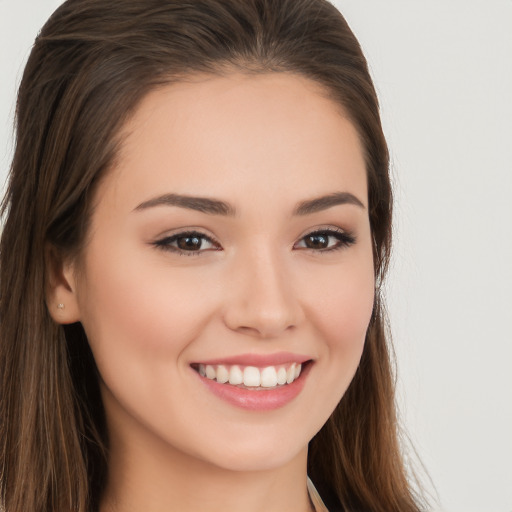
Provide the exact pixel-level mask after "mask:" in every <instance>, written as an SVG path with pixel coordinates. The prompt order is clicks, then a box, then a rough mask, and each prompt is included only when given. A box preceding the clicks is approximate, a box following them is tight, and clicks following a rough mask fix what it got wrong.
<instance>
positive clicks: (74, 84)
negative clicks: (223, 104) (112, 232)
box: [0, 0, 420, 512]
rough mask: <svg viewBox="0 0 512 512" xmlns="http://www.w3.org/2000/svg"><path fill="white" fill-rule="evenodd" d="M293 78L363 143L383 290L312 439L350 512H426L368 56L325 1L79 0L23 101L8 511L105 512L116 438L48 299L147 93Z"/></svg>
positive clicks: (73, 337) (13, 215)
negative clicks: (400, 390) (345, 380)
mask: <svg viewBox="0 0 512 512" xmlns="http://www.w3.org/2000/svg"><path fill="white" fill-rule="evenodd" d="M233 69H236V70H238V71H243V72H246V73H266V72H291V73H298V74H301V75H303V76H305V77H308V78H310V79H312V80H314V81H316V82H317V83H319V84H321V85H323V86H324V88H325V90H326V91H328V93H329V95H330V96H331V97H332V98H333V99H334V100H335V101H337V102H338V103H339V104H341V105H342V106H343V108H344V111H345V112H347V114H348V115H349V117H350V119H351V120H352V122H353V123H354V125H355V127H356V128H357V130H358V133H359V136H360V138H361V140H362V142H363V146H364V150H365V157H366V166H367V173H368V195H369V215H370V224H371V229H372V234H373V238H374V256H375V274H376V277H377V291H376V299H375V305H374V310H373V315H372V319H371V322H370V326H369V328H368V333H367V337H366V344H365V348H364V353H363V356H362V359H361V363H360V366H359V369H358V370H357V373H356V375H355V378H354V380H353V382H352V384H351V385H350V387H349V389H348V391H347V392H346V394H345V396H344V398H343V399H342V400H341V402H340V404H339V405H338V406H337V408H336V410H335V411H334V413H333V414H332V416H331V417H330V419H329V420H328V422H327V423H326V425H325V426H324V427H323V428H322V429H321V431H320V432H319V433H318V434H317V435H316V436H315V438H314V439H313V440H312V441H311V443H310V450H309V458H308V471H309V474H310V476H311V478H312V479H313V481H314V482H315V483H316V484H317V486H318V487H319V488H320V489H321V491H323V492H324V494H325V495H327V496H328V495H329V494H332V495H333V496H334V498H335V499H336V500H338V501H339V502H340V503H341V504H342V505H343V507H344V508H345V510H347V511H349V510H351V511H356V510H372V511H375V512H378V511H386V512H389V511H391V510H399V511H403V512H405V511H411V512H412V511H418V510H419V508H420V507H419V505H418V504H417V501H416V499H415V497H414V495H413V493H412V491H411V489H410V486H409V484H408V481H407V477H406V472H405V470H404V464H403V461H402V458H401V454H400V446H399V442H398V431H397V420H396V414H395V403H394V389H393V388H394V386H393V378H392V368H391V365H390V357H389V353H388V346H387V342H386V336H385V326H384V321H383V311H382V303H381V298H380V284H381V282H382V277H383V276H384V273H385V270H386V266H387V262H388V257H389V250H390V243H391V207H392V198H391V187H390V182H389V176H388V151H387V146H386V141H385V139H384V136H383V133H382V128H381V123H380V118H379V106H378V102H377V97H376V94H375V90H374V87H373V84H372V81H371V78H370V76H369V73H368V69H367V64H366V60H365V58H364V56H363V54H362V51H361V48H360V46H359V44H358V42H357V40H356V38H355V37H354V35H353V33H352V32H351V30H350V28H349V27H348V25H347V23H346V22H345V20H344V18H343V17H342V16H341V14H340V13H339V12H338V11H337V10H336V9H335V8H334V7H333V6H332V5H331V4H330V3H328V2H327V1H326V0H279V1H277V0H244V1H240V0H195V1H194V2H183V1H181V0H144V1H141V0H109V1H108V2H106V1H105V0H68V1H67V2H65V3H64V4H63V5H62V6H61V7H60V8H59V9H57V11H56V12H55V13H54V14H53V16H52V17H51V18H50V19H49V21H48V22H47V23H46V25H45V26H44V27H43V29H42V31H41V33H40V34H39V36H38V37H37V39H36V41H35V44H34V48H33V50H32V53H31V55H30V58H29V60H28V63H27V66H26V69H25V72H24V75H23V79H22V82H21V86H20V89H19V96H18V103H17V112H16V114H17V118H16V119H17V140H16V149H15V154H14V159H13V163H12V167H11V173H10V181H9V186H8V191H7V195H6V198H5V200H4V203H3V207H2V214H3V216H4V218H5V226H4V230H3V234H2V239H1V245H0V258H1V259H0V264H1V267H0V284H1V295H0V372H1V384H0V385H1V387H0V397H1V403H0V475H1V476H0V478H1V482H0V503H1V504H2V505H3V506H4V507H5V510H6V511H7V512H14V511H21V510H25V511H29V510H30V511H31V512H43V511H44V512H46V511H49V510H53V511H59V512H63V511H66V510H73V511H79V512H85V511H92V510H96V509H97V508H98V505H99V500H100V497H101V493H102V489H103V485H104V483H105V476H106V471H107V453H108V438H107V432H106V428H105V419H104V412H103V407H102V404H101V398H100V395H99V389H98V378H97V371H96V366H95V364H94V360H93V358H92V355H91V352H90V350H89V347H88V344H87V340H86V338H85V334H84V331H83V329H82V327H81V325H80V324H74V325H70V326H65V327H63V326H60V325H57V324H56V323H55V322H54V321H53V320H52V319H51V317H50V315H49V312H48V309H47V307H46V303H45V287H46V286H47V280H48V275H47V266H48V262H47V260H46V258H45V254H46V252H45V251H47V248H48V247H53V248H55V249H56V250H57V251H58V252H60V254H63V255H66V256H73V255H79V254H80V250H81V248H82V247H83V243H84V238H85V235H86V233H87V226H88V219H89V217H90V206H91V205H90V198H91V196H92V194H93V192H94V190H95V187H96V186H97V184H98V182H99V180H100V178H101V176H102V175H104V174H105V172H106V171H107V170H108V169H109V167H111V166H112V165H113V162H114V160H115V157H116V149H117V147H118V144H119V140H118V138H117V136H118V134H119V131H120V128H121V126H122V125H123V123H124V122H125V121H126V120H127V119H128V117H129V116H130V114H131V113H133V111H134V109H135V108H136V106H137V105H138V104H139V102H140V100H141V99H142V97H143V96H144V95H146V94H147V93H148V92H149V91H150V90H152V89H153V88H155V87H158V86H159V85H163V84H168V83H172V82H174V81H179V80H180V79H183V77H186V76H187V75H190V74H191V73H196V72H205V73H214V74H220V73H224V72H229V70H233Z"/></svg>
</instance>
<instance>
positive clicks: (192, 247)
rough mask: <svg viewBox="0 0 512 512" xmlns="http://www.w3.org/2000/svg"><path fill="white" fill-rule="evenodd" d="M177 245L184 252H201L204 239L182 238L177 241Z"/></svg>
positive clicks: (194, 237)
mask: <svg viewBox="0 0 512 512" xmlns="http://www.w3.org/2000/svg"><path fill="white" fill-rule="evenodd" d="M176 245H177V246H178V249H181V250H182V251H199V250H200V249H201V246H202V245H203V239H202V238H200V237H198V236H181V237H179V238H177V239H176Z"/></svg>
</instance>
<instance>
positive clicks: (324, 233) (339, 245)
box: [153, 228, 356, 256]
mask: <svg viewBox="0 0 512 512" xmlns="http://www.w3.org/2000/svg"><path fill="white" fill-rule="evenodd" d="M315 236H316V237H324V238H326V239H329V238H335V239H336V240H337V242H336V243H335V244H334V245H333V246H332V247H329V246H328V247H325V248H318V249H314V248H311V247H301V248H299V250H302V249H304V250H309V251H312V252H315V253H328V252H332V251H338V250H340V249H344V248H346V247H350V246H351V245H354V244H355V243H356V238H355V236H354V235H353V234H351V233H350V232H347V231H343V230H341V229H333V228H328V229H318V230H315V231H311V232H309V233H307V234H306V235H304V236H303V237H301V238H300V240H299V243H300V242H303V241H305V240H306V239H307V238H308V237H315ZM185 238H189V239H191V238H196V239H198V240H199V241H200V243H201V245H203V242H204V241H206V242H208V243H210V244H211V245H212V246H214V248H213V249H201V245H200V246H199V249H197V250H192V249H191V250H186V249H180V248H179V247H175V246H174V245H171V244H174V243H176V242H177V241H178V240H180V239H185ZM153 245H154V246H155V247H157V248H158V249H161V250H163V251H170V252H174V253H176V254H178V255H180V256H199V255H200V254H202V253H203V252H206V251H221V250H222V247H221V245H220V244H219V243H218V242H217V241H216V240H214V239H213V238H212V237H210V236H208V235H205V234H204V233H201V232H199V231H183V232H180V233H176V234H174V235H171V236H166V237H164V238H162V239H160V240H157V241H155V242H153ZM293 247H294V248H297V243H296V244H294V246H293Z"/></svg>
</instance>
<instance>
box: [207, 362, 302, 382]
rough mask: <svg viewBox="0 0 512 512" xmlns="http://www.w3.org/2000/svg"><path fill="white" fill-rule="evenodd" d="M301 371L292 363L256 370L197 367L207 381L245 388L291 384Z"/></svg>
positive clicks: (209, 366)
mask: <svg viewBox="0 0 512 512" xmlns="http://www.w3.org/2000/svg"><path fill="white" fill-rule="evenodd" d="M301 369H302V365H301V364H300V363H292V364H290V365H286V366H278V367H276V366H267V367H265V368H257V367H256V366H245V367H240V366H238V365H233V366H228V365H223V364H218V365H210V364H207V365H204V364H200V365H199V373H200V374H201V375H202V376H203V377H206V378H208V379H211V380H216V381H217V382H220V383H221V384H225V383H226V382H229V383H230V384H232V385H239V384H243V385H244V386H247V387H263V388H273V387H275V386H277V385H283V384H291V383H292V382H293V381H294V380H295V379H296V378H297V377H298V376H299V375H300V371H301Z"/></svg>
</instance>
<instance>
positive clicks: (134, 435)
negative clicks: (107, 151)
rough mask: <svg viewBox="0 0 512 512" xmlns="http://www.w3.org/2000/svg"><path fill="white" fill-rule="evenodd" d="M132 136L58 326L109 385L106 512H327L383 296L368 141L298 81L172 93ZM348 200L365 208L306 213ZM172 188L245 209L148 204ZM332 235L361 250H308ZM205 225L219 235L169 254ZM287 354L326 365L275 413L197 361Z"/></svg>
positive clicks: (145, 107) (98, 203)
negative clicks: (311, 241)
mask: <svg viewBox="0 0 512 512" xmlns="http://www.w3.org/2000/svg"><path fill="white" fill-rule="evenodd" d="M123 134H124V144H123V146H122V148H121V150H120V154H119V158H118V160H117V162H116V166H115V168H114V169H112V170H111V171H110V172H109V174H107V175H106V177H105V179H104V180H103V181H102V183H101V185H100V187H99V190H98V193H97V196H96V198H95V208H94V211H93V214H92V223H91V231H90V233H89V236H88V243H87V245H86V246H85V249H84V253H83V255H82V258H81V267H80V269H78V268H76V267H75V264H73V263H72V262H68V263H65V264H64V265H63V267H62V269H61V272H60V273H59V274H58V276H57V277H56V278H55V279H54V284H53V285H52V291H51V298H50V302H51V304H54V305H55V306H52V310H53V315H54V317H55V318H56V319H57V320H58V321H60V322H61V323H69V322H74V321H80V322H82V324H83V326H84V328H85V331H86V333H87V336H88V339H89V342H90V345H91V348H92V351H93V354H94V357H95V359H96V362H97V365H98V368H99V371H100V374H101V379H102V380H101V389H102V395H103V400H104V404H105V409H106V413H107V421H108V428H109V433H110V440H111V459H110V466H109V468H110V471H109V480H108V485H107V492H106V495H105V499H104V502H103V507H102V510H104V511H106V510H116V511H123V512H124V511H132V510H133V511H135V510H145V511H147V512H153V511H154V512H157V511H163V510H180V511H188V510H190V511H192V510H194V511H197V510H201V511H202V510H204V511H217V510H244V511H246V512H251V511H263V510H264V511H266V512H269V511H273V510H275V511H280V512H282V511H286V510H293V511H297V510H311V504H310V503H309V500H308V497H307V491H306V462H307V445H308V442H309V441H310V439H311V438H312V437H313V436H314V435H315V433H316V432H317V431H318V430H319V429H320V428H321V427H322V425H323V424H324V423H325V421H326V420H327V419H328V417H329V415H330V414H331V412H332V411H333V409H334V408H335V406H336V404H337V403H338V401H339V400H340V399H341V397H342V396H343V394H344V392H345V391H346V389H347V387H348V385H349V383H350V381H351V379H352V377H353V375H354V373H355V371H356V368H357V366H358V363H359V359H360V356H361V353H362V349H363V345H364V339H365V333H366V329H367V326H368V323H369V320H370V316H371V311H372V305H373V299H374V271H373V260H372V245H371V232H370V226H369V220H368V210H367V182H366V172H365V164H364V158H363V152H362V149H361V145H360V141H359V139H358V136H357V133H356V130H355V128H354V126H353V125H352V124H351V122H350V121H349V120H348V119H347V117H346V116H344V115H343V111H342V110H341V108H340V107H339V106H338V105H337V104H335V103H333V102H332V100H330V99H328V98H327V96H326V95H325V94H324V93H323V91H322V89H320V88H319V86H318V85H316V84H315V83H313V82H311V81H309V80H308V79H306V78H302V77H300V76H296V75H292V74H284V73H283V74H263V75H257V76H254V75H251V76H247V75H243V74H231V75H228V76H223V77H211V76H209V77H205V76H197V77H193V78H191V79H190V80H188V81H187V82H184V83H179V84H173V85H170V86H166V87H163V88H161V89H159V90H157V91H154V92H152V93H150V94H149V95H148V96H147V97H146V98H145V99H144V100H143V101H142V103H141V104H140V106H139V108H138V110H137V111H136V113H135V114H134V116H133V117H132V119H131V120H130V121H129V122H128V123H127V125H126V126H125V127H124V131H123ZM340 192H344V193H350V194H352V195H353V196H354V197H355V198H357V199H358V200H359V201H360V203H361V205H358V204H353V203H347V204H336V205H331V206H330V207H326V205H324V207H323V208H322V209H321V210H320V211H315V212H313V213H308V214H303V215H297V214H296V212H295V210H296V209H297V206H298V205H300V204H301V203H302V202H304V201H308V200H311V199H314V198H318V197H322V196H329V195H331V194H334V193H340ZM164 194H182V195H186V196H200V197H206V198H211V199H215V200H222V201H224V202H226V203H229V205H230V207H231V208H232V209H233V210H234V211H235V214H234V215H217V214H208V213H203V212H199V211H195V210H193V209H190V208H184V207H179V206H169V205H157V206H149V207H147V208H137V207H138V206H139V205H141V204H143V203H145V202H147V201H151V200H152V199H154V198H155V197H159V196H162V195H164ZM326 229H330V230H337V232H341V233H343V234H344V236H345V235H347V234H349V235H350V236H352V237H353V238H354V239H355V241H354V243H351V244H344V243H343V240H344V239H343V237H342V240H341V242H340V240H339V239H338V238H336V237H335V236H333V235H328V236H326V238H325V239H324V241H326V242H327V247H322V248H318V247H317V246H315V248H308V247H307V245H306V242H305V240H306V238H305V237H306V235H308V234H310V233H311V232H317V231H319V230H323V231H325V230H326ZM190 230H193V231H196V232H200V233H202V234H204V235H205V236H206V237H208V238H209V239H211V240H213V242H208V241H207V239H203V241H202V242H201V243H202V244H203V245H202V246H201V250H195V251H189V252H187V253H186V254H182V253H178V252H176V250H174V251H173V250H172V248H170V247H169V245H167V246H166V247H163V246H162V243H161V241H162V240H164V239H165V238H166V237H167V239H168V238H169V236H172V235H175V234H177V233H179V232H183V231H190ZM182 240H183V239H182ZM159 241H160V244H161V245H160V246H159V245H158V243H157V242H159ZM173 243H174V245H176V242H173ZM171 247H172V246H171ZM333 247H336V249H333ZM329 249H330V250H329ZM78 270H80V272H78ZM59 303H63V304H65V308H64V309H58V308H57V304H59ZM283 351H285V352H292V353H296V354H303V355H307V356H308V358H310V359H311V360H312V361H313V362H312V364H310V368H309V373H308V374H307V376H306V378H305V381H304V387H303V389H302V391H301V392H300V393H299V395H298V396H296V397H295V398H294V399H293V400H292V401H291V402H289V403H287V404H286V405H284V406H283V407H280V408H277V409H275V410H270V411H251V410H246V409H243V408H240V407H236V406H234V405H232V404H230V403H227V402H225V401H224V400H222V399H220V398H218V397H217V396H215V395H213V394H212V393H211V392H210V391H209V389H208V388H207V387H206V386H205V385H204V383H203V382H202V381H201V379H200V378H199V376H198V374H197V372H196V371H194V370H193V369H192V368H191V366H190V365H191V363H194V362H198V361H204V360H211V359H219V358H220V359H222V358H225V357H230V356H234V355H239V354H274V353H276V352H283ZM255 392H257V391H255Z"/></svg>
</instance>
